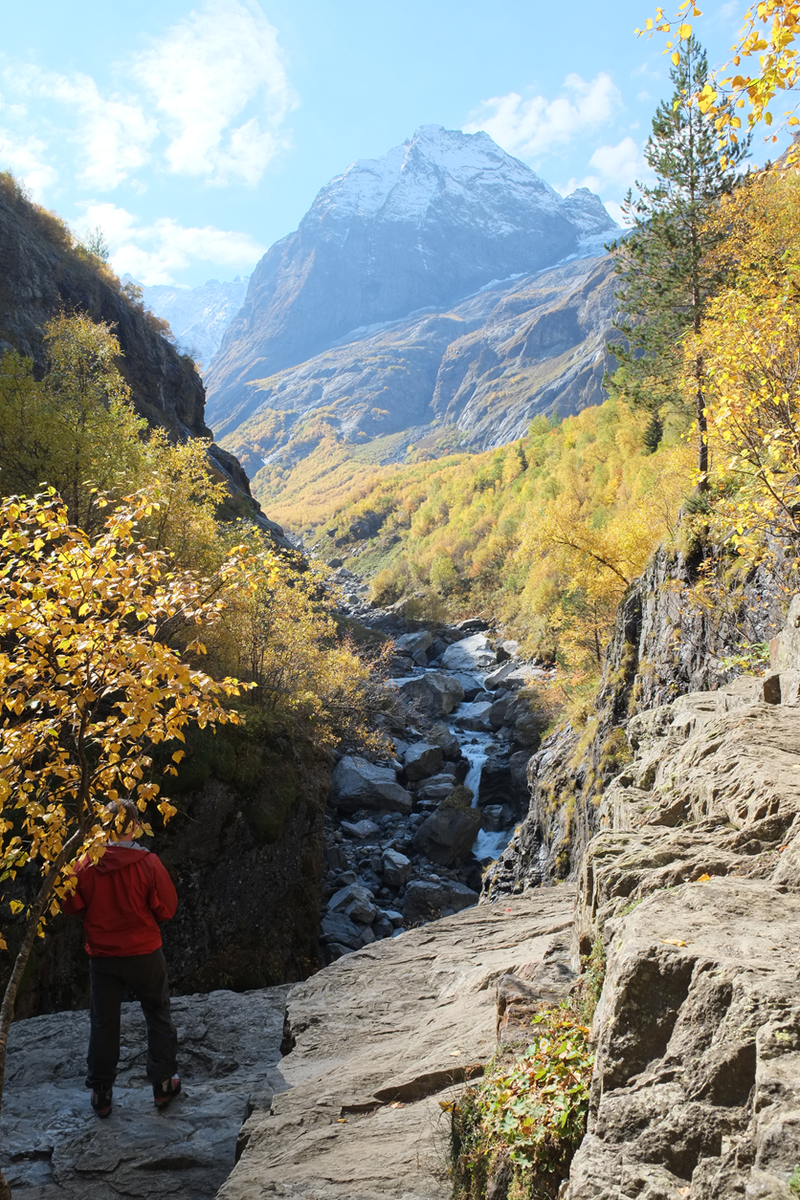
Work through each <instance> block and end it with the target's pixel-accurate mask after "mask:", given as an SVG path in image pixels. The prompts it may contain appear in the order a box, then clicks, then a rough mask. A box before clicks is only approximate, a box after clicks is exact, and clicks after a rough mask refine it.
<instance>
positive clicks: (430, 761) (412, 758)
mask: <svg viewBox="0 0 800 1200" xmlns="http://www.w3.org/2000/svg"><path fill="white" fill-rule="evenodd" d="M443 763H444V754H443V753H442V750H441V747H440V746H432V745H430V744H429V743H428V742H417V743H416V744H415V745H413V746H411V748H410V749H409V750H408V751H407V753H406V756H405V764H404V765H405V771H406V777H407V778H408V779H410V780H412V781H415V782H416V781H418V780H420V779H427V778H429V776H431V775H436V774H437V773H438V772H439V771H441V769H442V765H443Z"/></svg>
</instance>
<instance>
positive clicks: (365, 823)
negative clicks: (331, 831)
mask: <svg viewBox="0 0 800 1200" xmlns="http://www.w3.org/2000/svg"><path fill="white" fill-rule="evenodd" d="M341 829H342V833H346V834H348V835H349V836H350V837H352V838H359V840H362V841H363V839H364V838H373V837H377V836H378V834H379V833H380V826H379V825H376V824H375V822H374V821H370V819H369V817H364V819H363V820H362V821H342V825H341Z"/></svg>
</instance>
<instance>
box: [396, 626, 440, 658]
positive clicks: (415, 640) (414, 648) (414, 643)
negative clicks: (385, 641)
mask: <svg viewBox="0 0 800 1200" xmlns="http://www.w3.org/2000/svg"><path fill="white" fill-rule="evenodd" d="M394 644H395V646H396V647H397V649H398V650H400V651H402V652H403V653H405V654H409V655H411V656H412V657H413V656H414V655H415V654H417V653H419V652H420V651H421V652H422V653H423V654H424V653H425V651H426V650H429V649H430V648H431V646H432V645H433V634H432V633H431V631H430V630H429V629H420V630H419V631H418V632H416V633H404V634H401V636H400V637H397V638H395V639H394Z"/></svg>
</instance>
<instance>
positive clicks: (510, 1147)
mask: <svg viewBox="0 0 800 1200" xmlns="http://www.w3.org/2000/svg"><path fill="white" fill-rule="evenodd" d="M531 1027H532V1032H533V1039H532V1041H531V1043H530V1045H529V1046H528V1047H527V1049H526V1051H525V1053H524V1054H522V1055H521V1056H519V1057H510V1056H509V1052H508V1051H507V1050H506V1051H500V1052H499V1054H498V1056H497V1057H496V1058H495V1060H494V1061H493V1062H492V1063H490V1064H489V1067H488V1068H487V1071H486V1074H485V1075H484V1077H483V1079H482V1080H481V1082H480V1083H479V1084H477V1085H475V1086H471V1087H468V1088H466V1089H465V1091H464V1093H463V1095H462V1096H461V1098H460V1099H459V1100H458V1102H457V1103H456V1104H455V1105H454V1106H453V1110H452V1125H451V1164H452V1165H451V1175H452V1178H453V1184H454V1187H453V1195H454V1198H455V1200H484V1198H485V1197H486V1196H487V1194H488V1192H489V1189H490V1187H491V1194H492V1195H493V1196H494V1197H496V1198H497V1200H501V1197H502V1198H503V1200H506V1198H507V1200H528V1198H530V1200H539V1198H542V1200H550V1198H553V1197H555V1196H556V1195H557V1193H558V1189H559V1186H560V1184H561V1182H562V1180H563V1179H565V1178H566V1176H567V1173H568V1171H569V1165H570V1162H571V1161H572V1157H573V1155H574V1153H575V1151H576V1150H577V1148H578V1146H579V1145H580V1143H581V1140H582V1139H583V1135H584V1133H585V1131H586V1116H587V1113H588V1111H589V1084H590V1081H591V1077H592V1066H593V1055H592V1054H591V1052H590V1050H589V1030H588V1028H587V1027H586V1025H584V1024H583V1023H582V1021H581V1019H580V1017H579V1016H578V1015H577V1014H576V1013H575V1012H574V1011H572V1010H571V1009H569V1008H566V1007H560V1008H547V1007H543V1008H542V1009H541V1010H540V1011H539V1012H537V1013H536V1014H534V1016H533V1017H532V1018H531Z"/></svg>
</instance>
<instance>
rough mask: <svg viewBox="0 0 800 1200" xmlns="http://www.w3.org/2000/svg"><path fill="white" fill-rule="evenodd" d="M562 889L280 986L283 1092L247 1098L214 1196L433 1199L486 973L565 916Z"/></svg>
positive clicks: (518, 964) (489, 1004)
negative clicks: (235, 1148)
mask: <svg viewBox="0 0 800 1200" xmlns="http://www.w3.org/2000/svg"><path fill="white" fill-rule="evenodd" d="M573 907H574V890H573V889H572V888H571V887H570V886H568V885H560V886H558V887H553V888H546V889H541V890H539V891H537V892H536V893H534V894H532V895H528V896H526V897H520V898H514V899H509V900H505V901H503V902H502V903H501V904H497V905H482V906H479V907H475V908H470V909H467V910H465V911H464V912H461V913H458V914H456V915H455V916H452V917H446V918H444V919H443V920H440V921H436V922H433V923H431V924H429V925H425V926H423V927H422V928H419V929H414V930H410V931H408V932H406V933H404V934H402V935H401V936H400V937H397V938H393V939H391V940H387V941H382V942H379V943H376V944H375V945H372V946H367V947H365V948H364V949H362V950H359V951H357V952H356V953H355V954H350V955H347V956H346V957H345V958H342V959H339V960H338V961H337V962H335V963H333V964H332V965H331V966H329V967H327V968H326V969H325V970H324V971H320V972H319V973H318V974H317V975H314V976H312V978H311V979H309V980H307V981H306V982H305V983H303V984H299V985H297V986H296V987H295V988H294V989H293V990H292V991H291V992H290V994H289V998H288V1020H289V1026H290V1029H291V1033H292V1036H293V1038H294V1039H295V1046H294V1048H293V1050H292V1051H291V1052H290V1053H289V1054H288V1055H287V1056H286V1057H285V1058H284V1059H283V1060H282V1062H281V1073H282V1075H283V1078H284V1080H285V1083H286V1084H287V1085H288V1087H289V1089H290V1090H287V1091H285V1092H281V1093H279V1094H275V1096H274V1097H273V1099H272V1101H271V1103H270V1104H269V1105H263V1106H259V1107H257V1108H256V1109H255V1110H254V1112H253V1113H252V1115H251V1116H250V1118H249V1119H248V1120H247V1122H246V1123H245V1125H244V1128H243V1130H242V1135H241V1139H240V1147H241V1148H243V1153H242V1156H241V1158H240V1159H239V1162H238V1163H237V1165H236V1167H235V1169H234V1171H233V1173H232V1174H231V1176H230V1177H229V1179H228V1180H227V1182H226V1183H225V1184H224V1185H223V1187H222V1188H221V1189H220V1192H219V1200H262V1198H263V1197H265V1196H270V1197H286V1198H288V1197H292V1198H293V1200H388V1198H389V1197H391V1200H446V1198H447V1197H449V1195H450V1183H449V1180H448V1178H447V1165H446V1150H447V1142H448V1136H449V1118H448V1117H447V1116H446V1114H445V1113H443V1111H442V1108H441V1106H440V1101H447V1100H448V1098H451V1097H452V1095H453V1091H454V1088H457V1087H458V1086H459V1084H460V1083H461V1081H463V1080H464V1079H466V1078H470V1077H472V1076H474V1075H477V1074H480V1072H481V1071H482V1069H483V1065H484V1063H485V1062H486V1061H487V1060H488V1059H489V1058H491V1056H492V1054H493V1053H494V1051H495V1048H496V1044H497V1040H496V1022H497V1007H496V986H495V985H496V983H497V981H498V979H500V978H501V977H502V976H503V975H505V974H507V973H509V972H512V973H518V972H520V971H522V970H523V969H524V968H525V967H530V966H531V965H532V964H535V963H539V962H541V960H542V959H543V958H544V956H545V954H546V953H547V951H548V949H549V948H550V946H551V945H552V943H553V941H554V939H556V938H557V937H558V935H559V934H561V935H563V934H564V933H565V932H566V931H568V930H569V929H570V928H571V925H572V916H573Z"/></svg>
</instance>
